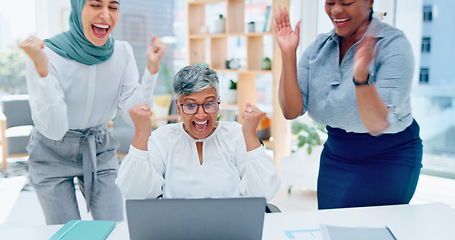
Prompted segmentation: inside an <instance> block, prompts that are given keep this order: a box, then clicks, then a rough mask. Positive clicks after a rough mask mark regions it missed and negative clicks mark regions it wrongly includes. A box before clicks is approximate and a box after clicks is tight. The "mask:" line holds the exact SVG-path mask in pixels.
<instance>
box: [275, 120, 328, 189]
mask: <svg viewBox="0 0 455 240" xmlns="http://www.w3.org/2000/svg"><path fill="white" fill-rule="evenodd" d="M292 133H293V134H294V135H296V136H297V140H298V143H297V151H295V152H294V153H292V154H291V155H289V156H286V157H283V158H281V159H280V175H281V182H282V183H284V184H286V185H288V186H289V188H288V193H290V192H291V187H292V186H300V187H304V188H305V189H307V190H311V191H316V189H317V179H318V172H319V159H320V155H321V152H322V149H323V147H322V144H323V142H324V141H323V139H324V138H325V136H324V135H325V134H326V133H327V131H326V130H325V128H324V125H321V124H318V123H316V122H314V121H312V120H311V121H305V122H298V121H294V122H293V123H292ZM305 148H306V149H305Z"/></svg>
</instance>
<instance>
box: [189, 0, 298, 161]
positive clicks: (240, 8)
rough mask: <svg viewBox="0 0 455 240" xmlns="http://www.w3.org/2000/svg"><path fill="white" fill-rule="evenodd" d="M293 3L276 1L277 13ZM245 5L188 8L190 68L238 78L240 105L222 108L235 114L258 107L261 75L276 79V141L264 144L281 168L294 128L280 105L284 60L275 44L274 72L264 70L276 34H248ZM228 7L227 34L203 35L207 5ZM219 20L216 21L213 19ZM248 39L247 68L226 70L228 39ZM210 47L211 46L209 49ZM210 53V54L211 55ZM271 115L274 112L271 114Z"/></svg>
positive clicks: (210, 0)
mask: <svg viewBox="0 0 455 240" xmlns="http://www.w3.org/2000/svg"><path fill="white" fill-rule="evenodd" d="M289 1H290V0H273V5H272V8H271V12H270V13H271V14H272V13H273V9H278V6H281V7H286V8H287V9H289ZM245 2H246V0H196V1H189V2H188V3H187V4H188V8H187V9H188V14H187V17H188V60H189V65H194V64H200V63H204V64H208V65H209V67H210V68H212V69H214V70H215V71H216V72H218V73H230V74H231V73H232V74H237V76H238V81H237V103H236V104H223V103H222V104H221V106H220V108H224V109H229V110H231V109H232V110H234V109H237V110H238V109H243V108H244V107H245V105H246V103H247V102H250V103H252V104H256V80H257V76H258V75H259V74H272V76H273V106H272V107H269V108H268V111H267V112H269V111H270V109H273V113H272V114H271V116H272V117H271V121H272V138H271V139H274V140H273V144H272V142H271V141H264V142H265V145H266V147H268V148H272V149H273V151H274V160H275V163H276V164H277V165H278V163H279V159H280V158H281V157H282V156H285V155H287V154H290V152H291V151H290V149H291V148H290V136H291V134H290V124H289V122H287V121H286V120H285V119H284V117H283V115H282V113H281V109H280V106H279V104H278V86H279V79H280V75H281V56H280V51H279V48H278V46H277V44H276V42H275V41H274V43H273V57H271V58H272V70H262V69H261V65H262V60H263V59H264V38H265V37H270V36H271V37H274V35H273V33H272V32H255V33H246V32H245V24H246V23H245ZM218 3H225V5H226V12H225V21H226V23H225V24H226V25H225V33H219V34H201V32H200V31H201V28H203V27H204V26H207V23H206V22H205V18H206V12H205V11H206V5H207V4H218ZM213 20H216V19H213ZM233 37H234V38H235V37H238V38H244V39H245V43H246V46H245V50H244V51H245V56H246V59H245V60H246V61H245V62H246V65H245V66H241V68H240V69H226V60H227V57H228V51H229V49H228V38H233ZM207 43H209V46H210V47H208V46H207ZM207 51H208V52H207ZM269 113H270V112H269ZM238 114H239V115H238V116H237V119H238V121H239V122H240V123H242V122H243V118H242V112H241V111H239V113H238Z"/></svg>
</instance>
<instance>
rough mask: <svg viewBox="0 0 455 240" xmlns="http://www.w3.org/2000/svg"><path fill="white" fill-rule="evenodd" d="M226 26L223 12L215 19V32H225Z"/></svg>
mask: <svg viewBox="0 0 455 240" xmlns="http://www.w3.org/2000/svg"><path fill="white" fill-rule="evenodd" d="M225 28H226V19H225V18H224V16H223V14H220V15H219V18H218V19H217V20H216V21H215V28H214V30H213V33H224V32H225Z"/></svg>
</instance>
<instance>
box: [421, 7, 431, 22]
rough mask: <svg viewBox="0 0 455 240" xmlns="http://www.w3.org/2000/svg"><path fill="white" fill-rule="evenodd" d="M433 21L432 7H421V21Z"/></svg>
mask: <svg viewBox="0 0 455 240" xmlns="http://www.w3.org/2000/svg"><path fill="white" fill-rule="evenodd" d="M432 19H433V6H431V5H429V6H423V21H424V22H431V21H432Z"/></svg>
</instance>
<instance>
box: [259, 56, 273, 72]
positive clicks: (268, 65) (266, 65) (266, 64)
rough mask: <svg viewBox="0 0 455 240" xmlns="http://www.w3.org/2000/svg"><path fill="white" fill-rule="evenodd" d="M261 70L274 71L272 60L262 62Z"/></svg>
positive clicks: (267, 59) (265, 59)
mask: <svg viewBox="0 0 455 240" xmlns="http://www.w3.org/2000/svg"><path fill="white" fill-rule="evenodd" d="M261 68H262V70H270V69H272V61H271V60H270V58H268V57H265V58H264V59H263V60H262V63H261Z"/></svg>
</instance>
